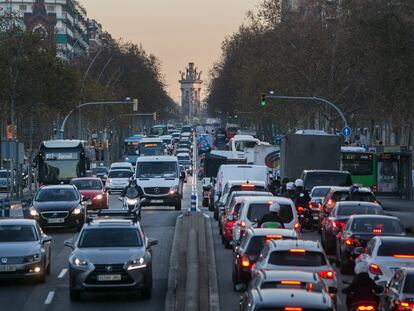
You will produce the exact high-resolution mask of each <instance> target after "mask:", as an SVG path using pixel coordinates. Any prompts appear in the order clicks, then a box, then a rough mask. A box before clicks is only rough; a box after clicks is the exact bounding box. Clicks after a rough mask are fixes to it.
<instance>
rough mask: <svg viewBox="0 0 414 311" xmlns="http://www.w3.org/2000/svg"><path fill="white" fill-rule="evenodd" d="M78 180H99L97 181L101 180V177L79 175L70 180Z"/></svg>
mask: <svg viewBox="0 0 414 311" xmlns="http://www.w3.org/2000/svg"><path fill="white" fill-rule="evenodd" d="M118 171H120V170H118ZM78 180H99V181H101V179H100V178H98V177H79V178H73V179H72V180H71V182H72V181H78Z"/></svg>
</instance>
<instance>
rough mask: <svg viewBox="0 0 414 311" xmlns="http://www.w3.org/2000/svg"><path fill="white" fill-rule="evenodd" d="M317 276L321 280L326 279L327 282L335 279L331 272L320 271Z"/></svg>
mask: <svg viewBox="0 0 414 311" xmlns="http://www.w3.org/2000/svg"><path fill="white" fill-rule="evenodd" d="M318 274H319V277H321V278H322V279H327V280H333V278H334V277H335V273H334V272H333V271H331V270H328V271H321V272H319V273H318Z"/></svg>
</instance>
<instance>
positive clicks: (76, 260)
mask: <svg viewBox="0 0 414 311" xmlns="http://www.w3.org/2000/svg"><path fill="white" fill-rule="evenodd" d="M72 264H73V265H75V266H78V267H84V266H87V265H88V262H87V261H86V260H84V259H81V258H78V257H73V258H72Z"/></svg>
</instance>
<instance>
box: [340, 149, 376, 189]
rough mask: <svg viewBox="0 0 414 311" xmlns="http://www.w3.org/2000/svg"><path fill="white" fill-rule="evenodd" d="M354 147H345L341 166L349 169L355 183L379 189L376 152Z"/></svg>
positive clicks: (345, 169) (346, 169) (343, 168)
mask: <svg viewBox="0 0 414 311" xmlns="http://www.w3.org/2000/svg"><path fill="white" fill-rule="evenodd" d="M351 148H352V147H343V148H342V153H341V168H342V170H344V171H348V172H349V173H350V174H351V176H352V182H353V183H354V184H358V185H361V186H363V187H369V188H371V190H372V191H374V192H376V191H377V165H378V164H377V157H376V155H375V153H372V152H366V151H365V150H362V148H361V149H359V148H355V150H352V149H354V148H352V149H351Z"/></svg>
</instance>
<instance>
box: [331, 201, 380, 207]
mask: <svg viewBox="0 0 414 311" xmlns="http://www.w3.org/2000/svg"><path fill="white" fill-rule="evenodd" d="M335 205H336V206H337V207H347V206H372V207H378V208H381V209H382V207H381V205H379V204H378V203H374V202H365V201H339V202H336V204H335Z"/></svg>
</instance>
